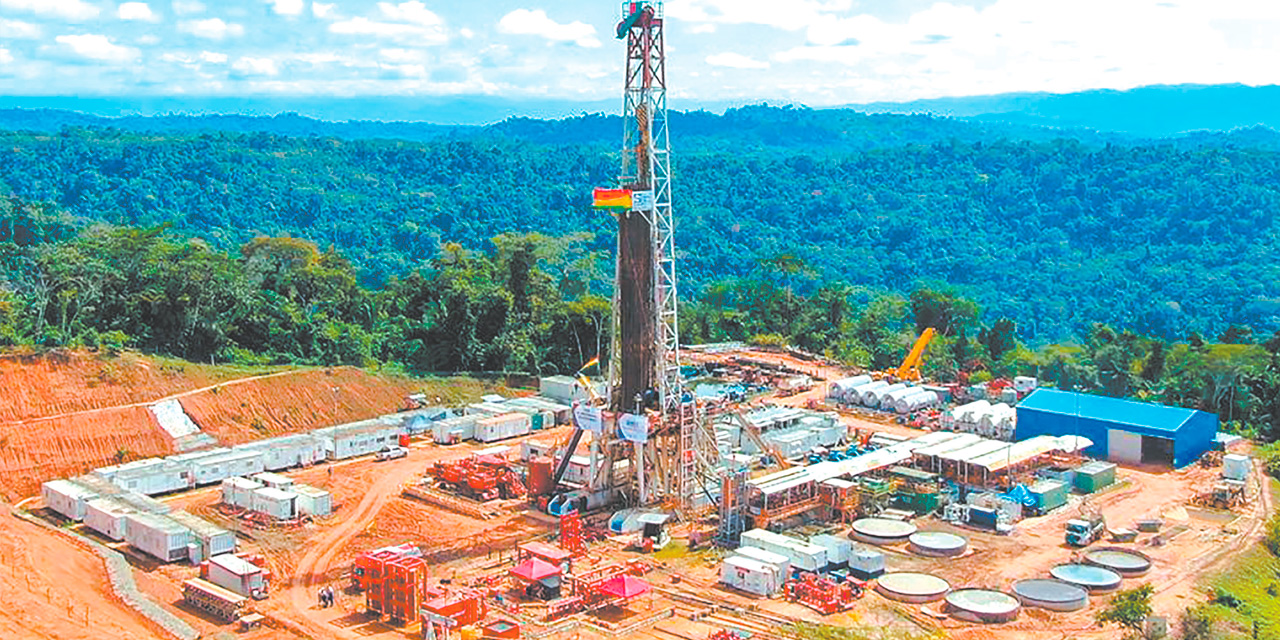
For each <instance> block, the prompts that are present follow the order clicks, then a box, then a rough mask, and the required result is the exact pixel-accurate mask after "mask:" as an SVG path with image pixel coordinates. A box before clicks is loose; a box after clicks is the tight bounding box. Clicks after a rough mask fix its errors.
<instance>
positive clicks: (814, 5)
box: [665, 0, 853, 31]
mask: <svg viewBox="0 0 1280 640" xmlns="http://www.w3.org/2000/svg"><path fill="white" fill-rule="evenodd" d="M852 5H853V2H852V0H832V1H830V2H819V1H817V0H788V1H787V3H786V6H785V7H784V6H780V5H779V3H778V2H776V0H671V2H668V3H667V4H666V7H665V10H666V15H667V17H669V18H671V19H673V20H678V21H680V22H696V23H714V24H759V25H765V26H769V27H775V28H778V29H784V30H786V31H799V30H801V29H804V28H806V27H808V26H810V25H812V24H815V23H817V22H821V21H822V20H825V19H827V18H828V14H830V13H831V12H840V11H848V10H849V8H850V7H851V6H852Z"/></svg>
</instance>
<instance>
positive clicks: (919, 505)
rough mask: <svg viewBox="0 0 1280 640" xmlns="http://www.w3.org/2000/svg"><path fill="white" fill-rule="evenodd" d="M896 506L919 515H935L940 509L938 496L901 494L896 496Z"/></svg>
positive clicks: (932, 494)
mask: <svg viewBox="0 0 1280 640" xmlns="http://www.w3.org/2000/svg"><path fill="white" fill-rule="evenodd" d="M894 506H896V507H898V508H901V509H905V510H907V511H911V512H913V513H915V514H917V515H925V514H929V513H933V512H934V511H935V510H937V508H938V494H936V493H900V494H898V495H897V496H894Z"/></svg>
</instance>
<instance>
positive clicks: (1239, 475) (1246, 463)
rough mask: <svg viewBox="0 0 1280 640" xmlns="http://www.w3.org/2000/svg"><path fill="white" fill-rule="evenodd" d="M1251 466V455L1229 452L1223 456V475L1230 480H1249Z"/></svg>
mask: <svg viewBox="0 0 1280 640" xmlns="http://www.w3.org/2000/svg"><path fill="white" fill-rule="evenodd" d="M1251 467H1252V463H1251V461H1250V460H1249V456H1245V455H1240V454H1238V453H1229V454H1227V455H1225V456H1223V457H1222V477H1224V478H1226V479H1228V480H1239V481H1241V482H1244V481H1245V480H1248V479H1249V471H1250V469H1251Z"/></svg>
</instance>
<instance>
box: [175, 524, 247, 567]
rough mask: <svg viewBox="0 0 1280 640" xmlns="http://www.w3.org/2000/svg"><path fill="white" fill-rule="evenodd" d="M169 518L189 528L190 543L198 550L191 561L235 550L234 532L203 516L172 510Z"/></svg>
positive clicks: (194, 561)
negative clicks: (196, 555)
mask: <svg viewBox="0 0 1280 640" xmlns="http://www.w3.org/2000/svg"><path fill="white" fill-rule="evenodd" d="M169 518H170V519H172V520H173V521H174V522H176V523H178V524H180V525H182V526H184V527H186V528H187V529H190V530H191V538H192V541H191V544H192V545H193V546H195V547H196V548H197V549H199V550H200V553H199V555H198V557H193V558H191V561H192V563H199V562H200V560H202V559H204V558H212V557H213V556H217V555H222V554H224V553H232V552H233V551H235V550H236V534H234V533H232V532H230V531H227V530H226V529H223V528H222V527H219V526H218V525H216V524H213V523H212V522H209V521H208V520H205V519H204V518H201V517H199V516H195V515H192V514H190V513H187V512H186V511H174V512H173V513H171V514H169Z"/></svg>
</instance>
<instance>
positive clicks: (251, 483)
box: [222, 477, 262, 509]
mask: <svg viewBox="0 0 1280 640" xmlns="http://www.w3.org/2000/svg"><path fill="white" fill-rule="evenodd" d="M261 488H262V483H261V482H257V481H255V480H250V479H249V478H238V477H237V478H227V479H226V480H223V481H222V503H223V504H229V505H231V506H233V507H240V508H241V509H252V508H253V492H254V491H257V490H258V489H261Z"/></svg>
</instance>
